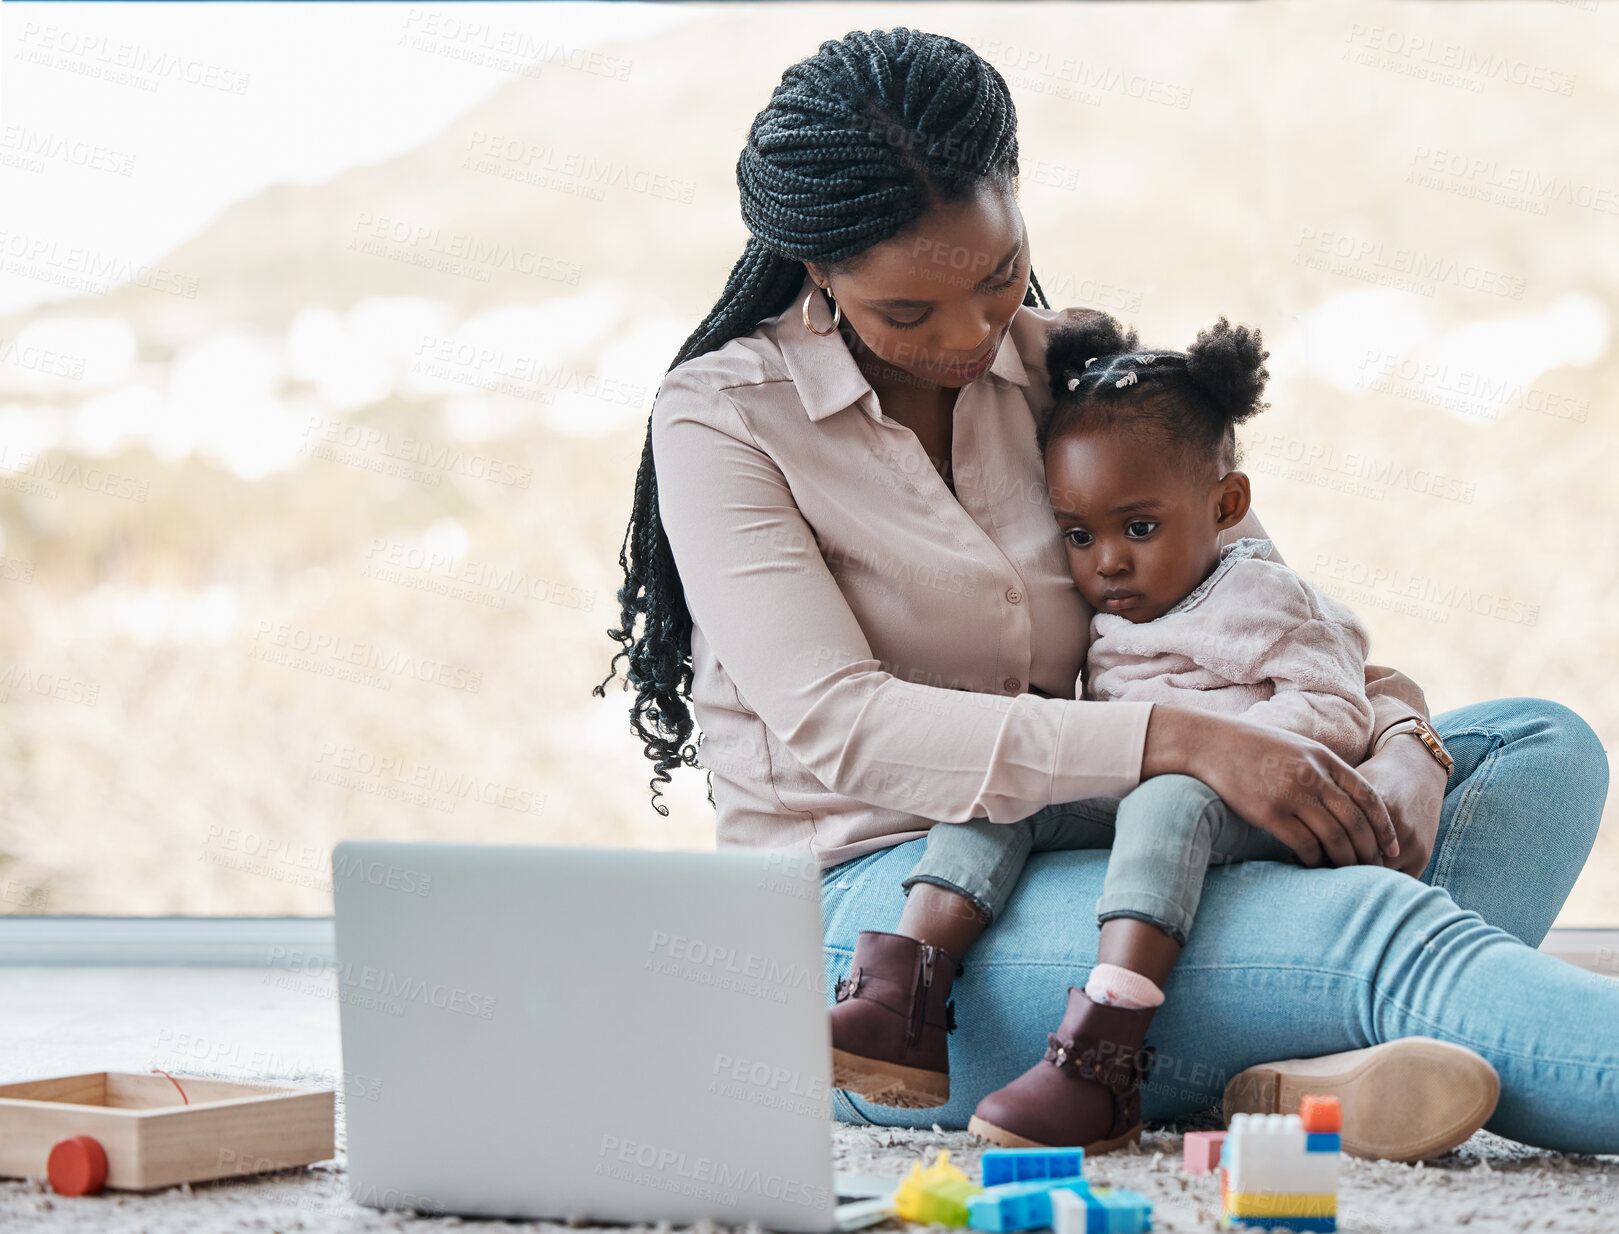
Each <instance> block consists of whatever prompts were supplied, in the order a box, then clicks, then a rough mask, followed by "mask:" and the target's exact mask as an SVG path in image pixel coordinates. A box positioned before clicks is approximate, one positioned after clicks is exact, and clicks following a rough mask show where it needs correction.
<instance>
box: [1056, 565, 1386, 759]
mask: <svg viewBox="0 0 1619 1234" xmlns="http://www.w3.org/2000/svg"><path fill="white" fill-rule="evenodd" d="M1270 552H1271V542H1270V541H1269V540H1268V539H1257V538H1254V537H1244V538H1242V539H1239V540H1234V541H1233V542H1232V543H1230V544H1228V545H1226V547H1225V548H1224V549H1222V550H1221V551H1220V561H1219V564H1218V565H1216V566H1215V568H1214V570H1213V571H1212V572H1211V573H1210V574H1209V576H1208V577H1207V578H1206V579H1204V580H1203V581H1202V582H1201V583H1199V584H1198V585H1197V586H1196V587H1194V588H1193V589H1192V590H1191V591H1190V592H1189V593H1188V594H1187V595H1186V596H1184V597H1183V598H1182V599H1181V601H1180V602H1179V603H1178V604H1176V605H1175V606H1174V607H1173V608H1171V609H1170V610H1169V611H1168V612H1166V613H1165V614H1163V616H1161V617H1157V618H1155V619H1153V620H1152V621H1144V622H1140V623H1136V622H1132V621H1130V620H1129V619H1128V618H1126V617H1124V616H1122V615H1120V614H1118V613H1097V614H1096V615H1095V616H1094V617H1093V618H1092V619H1091V645H1090V650H1089V652H1088V653H1087V655H1086V660H1085V667H1084V669H1083V670H1082V671H1081V674H1080V685H1079V688H1080V690H1081V692H1082V696H1083V697H1085V698H1091V699H1100V700H1103V701H1105V702H1114V701H1119V700H1124V701H1129V702H1164V703H1172V704H1175V705H1178V706H1185V707H1202V708H1205V709H1207V710H1209V711H1218V712H1222V713H1225V714H1227V715H1240V716H1242V717H1243V718H1244V719H1248V720H1257V721H1259V722H1260V723H1263V724H1274V725H1276V726H1277V727H1278V728H1285V729H1288V730H1289V731H1291V732H1295V733H1300V734H1302V735H1303V736H1305V737H1311V738H1314V739H1315V740H1316V741H1319V742H1320V743H1321V744H1322V745H1324V746H1326V747H1327V748H1328V749H1329V750H1331V751H1332V752H1333V753H1335V754H1337V755H1338V756H1339V757H1340V758H1342V759H1343V760H1344V761H1345V762H1347V763H1348V764H1349V765H1350V766H1351V767H1353V766H1357V765H1358V764H1359V763H1360V762H1361V761H1362V759H1364V758H1365V757H1366V748H1367V745H1368V744H1369V743H1370V741H1371V737H1372V720H1373V717H1372V705H1371V703H1370V702H1369V701H1368V700H1367V697H1366V687H1365V680H1366V678H1365V669H1366V654H1367V651H1368V650H1369V649H1370V645H1371V640H1370V639H1369V638H1368V636H1367V633H1366V629H1365V627H1364V626H1362V625H1361V624H1360V622H1359V620H1357V618H1356V617H1355V614H1354V613H1353V612H1351V611H1350V610H1349V608H1348V607H1346V606H1345V605H1343V604H1341V603H1339V602H1338V601H1337V600H1334V599H1333V598H1332V597H1330V596H1326V595H1322V594H1321V593H1320V592H1319V591H1317V590H1316V589H1315V588H1314V587H1312V586H1310V584H1309V583H1307V582H1305V580H1304V579H1302V578H1300V577H1299V575H1298V574H1296V573H1295V572H1294V571H1293V570H1292V569H1291V568H1290V567H1288V566H1285V565H1283V564H1282V563H1281V562H1279V561H1269V560H1266V559H1267V558H1268V557H1269V556H1270Z"/></svg>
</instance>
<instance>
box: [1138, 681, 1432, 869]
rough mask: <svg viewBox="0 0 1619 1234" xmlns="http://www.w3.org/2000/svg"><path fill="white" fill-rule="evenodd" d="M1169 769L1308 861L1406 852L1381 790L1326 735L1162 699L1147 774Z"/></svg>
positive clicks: (1354, 861) (1359, 860)
mask: <svg viewBox="0 0 1619 1234" xmlns="http://www.w3.org/2000/svg"><path fill="white" fill-rule="evenodd" d="M1396 740H1397V739H1396ZM1389 744H1390V745H1393V744H1394V742H1393V741H1391V742H1390V743H1389ZM1385 748H1386V747H1385ZM1380 771H1381V769H1380ZM1166 772H1179V773H1180V774H1182V775H1189V776H1195V777H1196V778H1197V779H1199V780H1202V781H1203V783H1205V784H1207V785H1208V786H1209V787H1210V788H1212V789H1213V790H1214V791H1215V792H1217V793H1219V794H1220V797H1221V799H1222V800H1223V801H1224V802H1225V803H1226V804H1227V805H1228V806H1230V807H1231V808H1232V810H1234V811H1235V812H1236V813H1237V814H1238V815H1240V816H1241V817H1242V818H1244V819H1246V820H1247V821H1248V822H1250V823H1252V824H1253V825H1254V826H1255V827H1258V828H1259V829H1260V830H1262V831H1267V832H1269V833H1270V834H1271V835H1273V836H1275V837H1276V838H1277V839H1278V840H1280V841H1281V842H1282V843H1283V844H1285V845H1287V846H1288V848H1290V849H1292V850H1293V852H1294V853H1296V854H1297V855H1298V858H1299V861H1300V862H1301V863H1302V864H1304V865H1307V866H1319V865H1333V866H1349V865H1384V864H1388V863H1389V861H1392V860H1393V859H1394V858H1397V857H1398V856H1399V854H1400V853H1401V851H1402V850H1401V847H1400V839H1399V833H1398V831H1397V829H1396V827H1395V825H1394V822H1393V820H1392V819H1391V818H1390V817H1389V811H1388V809H1387V807H1386V806H1385V805H1384V804H1383V800H1382V797H1381V796H1380V795H1379V793H1378V791H1377V789H1376V788H1375V787H1374V786H1373V785H1372V784H1371V783H1370V782H1369V781H1368V780H1367V779H1366V778H1365V777H1363V776H1362V775H1360V774H1359V773H1358V772H1357V771H1356V770H1355V769H1354V768H1353V767H1351V766H1350V765H1349V764H1348V763H1346V762H1344V761H1343V759H1341V758H1339V757H1338V756H1337V755H1336V754H1334V753H1333V752H1332V751H1331V750H1329V749H1327V747H1326V746H1324V745H1322V744H1321V743H1320V742H1319V741H1312V740H1311V739H1310V738H1308V737H1302V736H1300V735H1299V734H1297V733H1292V732H1289V731H1287V730H1286V729H1282V728H1277V727H1275V726H1273V725H1269V724H1258V723H1255V722H1253V721H1250V720H1244V719H1242V718H1240V717H1234V716H1222V715H1218V714H1215V713H1213V712H1207V711H1197V710H1193V709H1191V708H1186V707H1176V706H1174V705H1173V704H1169V703H1154V704H1153V708H1152V714H1151V715H1150V716H1149V717H1148V721H1147V745H1146V750H1145V751H1144V753H1143V757H1142V764H1141V776H1142V778H1143V779H1146V778H1147V777H1148V776H1154V775H1162V774H1164V773H1166ZM1400 778H1401V773H1399V772H1396V773H1395V779H1400ZM1404 778H1405V779H1410V777H1409V776H1406V777H1404ZM1385 858H1387V859H1388V860H1387V861H1386V860H1385Z"/></svg>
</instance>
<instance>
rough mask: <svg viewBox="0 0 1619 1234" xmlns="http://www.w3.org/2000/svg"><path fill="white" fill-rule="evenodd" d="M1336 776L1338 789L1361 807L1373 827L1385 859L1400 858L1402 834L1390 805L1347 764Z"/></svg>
mask: <svg viewBox="0 0 1619 1234" xmlns="http://www.w3.org/2000/svg"><path fill="white" fill-rule="evenodd" d="M1334 771H1335V772H1337V774H1336V775H1335V776H1334V779H1335V780H1336V782H1337V784H1338V787H1339V788H1341V789H1343V791H1344V792H1346V793H1348V794H1349V797H1350V799H1351V800H1352V801H1354V802H1355V804H1356V805H1357V806H1359V807H1360V809H1361V811H1362V813H1364V814H1365V815H1366V821H1367V823H1368V824H1369V825H1370V826H1371V829H1372V833H1373V834H1374V835H1375V836H1376V837H1377V847H1378V849H1379V850H1380V851H1381V852H1382V853H1383V855H1384V856H1385V857H1398V856H1399V855H1400V833H1399V831H1398V829H1397V828H1396V827H1395V826H1394V817H1393V816H1392V815H1391V814H1390V813H1389V809H1388V805H1387V804H1386V803H1385V802H1384V801H1383V797H1382V794H1380V793H1379V792H1378V791H1377V790H1376V789H1375V788H1373V787H1372V786H1371V784H1370V783H1369V782H1368V781H1367V779H1366V777H1365V776H1363V775H1361V774H1360V772H1358V771H1356V770H1355V769H1354V768H1353V767H1350V766H1349V765H1348V764H1347V763H1346V764H1344V766H1343V770H1342V771H1337V769H1336V768H1334Z"/></svg>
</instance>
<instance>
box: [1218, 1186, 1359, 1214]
mask: <svg viewBox="0 0 1619 1234" xmlns="http://www.w3.org/2000/svg"><path fill="white" fill-rule="evenodd" d="M1225 1201H1226V1211H1227V1212H1229V1213H1230V1214H1231V1215H1232V1216H1233V1217H1336V1216H1337V1215H1338V1197H1337V1196H1336V1195H1301V1194H1299V1193H1297V1192H1285V1191H1230V1192H1227V1193H1226V1196H1225Z"/></svg>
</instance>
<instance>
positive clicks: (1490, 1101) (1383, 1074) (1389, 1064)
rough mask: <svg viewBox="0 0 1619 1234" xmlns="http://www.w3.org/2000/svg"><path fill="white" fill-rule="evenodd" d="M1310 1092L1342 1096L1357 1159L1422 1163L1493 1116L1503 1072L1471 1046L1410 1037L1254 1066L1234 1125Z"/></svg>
mask: <svg viewBox="0 0 1619 1234" xmlns="http://www.w3.org/2000/svg"><path fill="white" fill-rule="evenodd" d="M1306 1093H1320V1094H1321V1095H1322V1096H1328V1097H1337V1098H1338V1101H1339V1104H1340V1105H1341V1107H1342V1109H1343V1122H1344V1125H1343V1132H1342V1141H1341V1143H1342V1148H1343V1151H1344V1152H1346V1153H1348V1154H1349V1155H1350V1156H1351V1157H1366V1158H1370V1159H1372V1160H1374V1161H1375V1160H1386V1161H1420V1160H1422V1159H1423V1158H1425V1157H1436V1156H1438V1155H1439V1154H1440V1153H1443V1152H1448V1151H1449V1150H1450V1149H1452V1148H1455V1147H1456V1146H1457V1145H1458V1144H1462V1143H1464V1142H1466V1140H1467V1139H1468V1137H1470V1136H1471V1135H1472V1134H1473V1133H1474V1132H1475V1131H1477V1130H1478V1129H1479V1128H1480V1127H1482V1126H1483V1125H1484V1124H1485V1122H1487V1121H1488V1120H1489V1117H1490V1115H1491V1114H1493V1113H1494V1112H1495V1103H1496V1101H1497V1100H1498V1099H1499V1098H1500V1096H1501V1077H1500V1076H1498V1075H1497V1074H1496V1072H1495V1068H1494V1067H1492V1066H1490V1064H1489V1062H1488V1061H1486V1060H1485V1058H1484V1057H1483V1056H1482V1055H1480V1054H1478V1053H1476V1052H1475V1051H1473V1050H1469V1049H1468V1048H1467V1047H1466V1046H1460V1045H1453V1044H1452V1043H1450V1042H1448V1041H1437V1040H1435V1039H1434V1038H1432V1037H1405V1038H1402V1039H1401V1040H1399V1041H1389V1042H1385V1043H1384V1044H1382V1045H1375V1046H1371V1047H1369V1048H1367V1049H1364V1050H1346V1051H1343V1052H1342V1053H1338V1054H1325V1055H1322V1056H1321V1057H1320V1058H1290V1059H1287V1060H1285V1061H1283V1062H1279V1063H1262V1064H1260V1065H1259V1066H1257V1067H1249V1068H1248V1069H1247V1070H1246V1071H1242V1072H1239V1073H1238V1074H1237V1075H1236V1076H1235V1077H1234V1078H1233V1079H1232V1081H1231V1083H1229V1084H1227V1085H1226V1090H1225V1100H1224V1103H1223V1104H1224V1108H1225V1119H1226V1123H1227V1125H1228V1126H1229V1125H1230V1122H1231V1117H1232V1115H1234V1114H1293V1113H1296V1112H1297V1111H1298V1108H1299V1099H1300V1098H1301V1097H1303V1096H1304V1094H1306Z"/></svg>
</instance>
